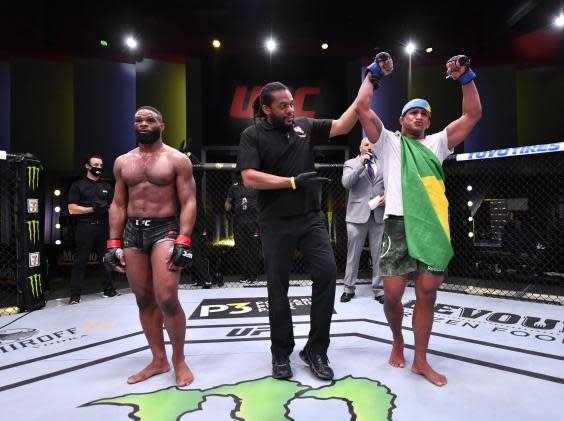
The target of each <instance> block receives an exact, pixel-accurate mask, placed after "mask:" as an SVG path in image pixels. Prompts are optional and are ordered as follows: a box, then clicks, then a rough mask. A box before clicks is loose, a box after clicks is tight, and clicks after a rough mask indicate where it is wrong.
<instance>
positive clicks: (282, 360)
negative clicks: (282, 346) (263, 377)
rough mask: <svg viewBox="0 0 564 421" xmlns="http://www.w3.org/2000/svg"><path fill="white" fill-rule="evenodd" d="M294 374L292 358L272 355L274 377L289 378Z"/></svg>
mask: <svg viewBox="0 0 564 421" xmlns="http://www.w3.org/2000/svg"><path fill="white" fill-rule="evenodd" d="M293 375H294V374H293V373H292V367H290V358H288V357H281V356H275V355H273V356H272V377H274V378H275V379H289V378H290V377H292V376H293Z"/></svg>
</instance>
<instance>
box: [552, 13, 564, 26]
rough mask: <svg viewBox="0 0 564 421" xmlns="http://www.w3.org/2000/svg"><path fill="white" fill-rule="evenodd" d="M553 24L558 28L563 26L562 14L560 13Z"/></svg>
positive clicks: (563, 14) (563, 18)
mask: <svg viewBox="0 0 564 421" xmlns="http://www.w3.org/2000/svg"><path fill="white" fill-rule="evenodd" d="M554 24H555V25H556V26H558V27H559V28H562V27H563V26H564V13H562V12H560V16H558V17H556V18H555V19H554Z"/></svg>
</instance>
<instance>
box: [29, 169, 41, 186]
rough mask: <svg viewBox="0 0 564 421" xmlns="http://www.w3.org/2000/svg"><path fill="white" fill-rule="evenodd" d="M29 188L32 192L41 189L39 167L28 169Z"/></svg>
mask: <svg viewBox="0 0 564 421" xmlns="http://www.w3.org/2000/svg"><path fill="white" fill-rule="evenodd" d="M27 186H28V187H29V188H30V189H31V190H35V189H37V188H38V187H39V167H35V166H32V167H27Z"/></svg>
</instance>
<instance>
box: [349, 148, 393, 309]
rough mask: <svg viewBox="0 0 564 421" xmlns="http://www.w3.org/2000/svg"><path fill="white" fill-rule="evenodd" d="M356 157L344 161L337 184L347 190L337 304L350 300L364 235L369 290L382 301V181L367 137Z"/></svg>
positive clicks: (379, 169) (378, 166)
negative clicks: (344, 256)
mask: <svg viewBox="0 0 564 421" xmlns="http://www.w3.org/2000/svg"><path fill="white" fill-rule="evenodd" d="M359 150H360V154H359V155H358V156H357V157H356V158H353V159H349V160H348V161H345V164H344V167H343V178H342V180H341V182H342V183H343V186H344V187H345V189H347V190H348V191H349V199H348V203H347V216H346V221H347V237H348V241H347V268H346V270H345V278H344V284H345V286H344V291H343V295H341V302H343V303H346V302H349V301H350V300H351V299H352V298H353V297H354V293H355V292H354V291H355V284H356V278H357V276H358V265H359V261H360V254H361V253H362V249H363V248H364V242H365V241H366V236H367V235H368V241H369V243H370V254H371V256H372V289H373V291H374V298H375V299H376V300H378V301H379V302H381V303H383V301H384V291H383V289H382V279H381V278H380V268H379V263H380V245H381V243H382V234H383V232H384V220H383V218H384V204H385V202H386V199H385V197H384V180H383V178H382V166H381V165H380V164H379V163H378V160H377V159H376V157H375V156H374V154H373V152H372V144H371V143H370V141H369V140H368V139H367V138H364V139H362V141H361V142H360V147H359Z"/></svg>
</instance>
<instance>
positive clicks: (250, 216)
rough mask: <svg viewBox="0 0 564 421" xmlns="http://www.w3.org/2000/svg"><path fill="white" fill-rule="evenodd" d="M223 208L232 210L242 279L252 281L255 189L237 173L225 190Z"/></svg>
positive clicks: (254, 274) (255, 258)
mask: <svg viewBox="0 0 564 421" xmlns="http://www.w3.org/2000/svg"><path fill="white" fill-rule="evenodd" d="M225 210H226V211H227V212H231V211H233V238H234V239H235V249H236V251H237V262H238V266H239V270H240V271H241V278H242V281H243V282H248V283H252V282H253V281H255V280H256V278H257V272H258V269H257V261H258V258H259V256H258V239H257V237H258V225H257V222H258V221H257V218H258V209H257V191H256V190H255V189H249V188H247V187H245V186H244V185H243V183H242V182H241V177H240V176H239V175H238V174H235V182H234V183H233V184H232V185H231V187H229V190H228V191H227V197H226V198H225Z"/></svg>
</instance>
